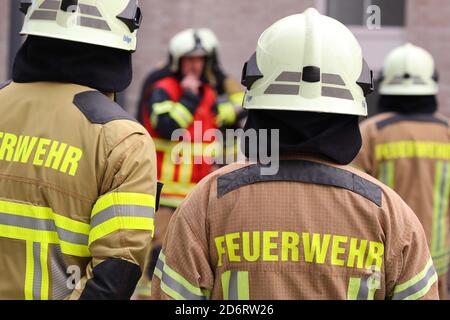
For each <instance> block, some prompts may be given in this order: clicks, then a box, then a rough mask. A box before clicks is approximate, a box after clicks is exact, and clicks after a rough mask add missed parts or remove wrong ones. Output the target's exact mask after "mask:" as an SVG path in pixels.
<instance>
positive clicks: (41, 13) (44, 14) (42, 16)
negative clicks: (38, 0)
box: [30, 10, 58, 21]
mask: <svg viewBox="0 0 450 320" xmlns="http://www.w3.org/2000/svg"><path fill="white" fill-rule="evenodd" d="M57 14H58V13H57V11H45V10H36V11H34V12H33V14H32V15H31V17H30V20H50V21H54V20H56V16H57Z"/></svg>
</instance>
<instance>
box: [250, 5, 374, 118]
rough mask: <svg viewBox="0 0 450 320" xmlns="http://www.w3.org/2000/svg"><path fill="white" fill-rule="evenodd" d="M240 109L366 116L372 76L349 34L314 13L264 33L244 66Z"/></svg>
mask: <svg viewBox="0 0 450 320" xmlns="http://www.w3.org/2000/svg"><path fill="white" fill-rule="evenodd" d="M241 82H242V84H243V85H244V86H246V87H247V93H246V98H245V99H244V108H246V109H271V110H292V111H310V112H327V113H340V114H352V115H361V116H365V115H367V106H366V101H365V96H366V95H368V94H369V93H371V92H372V91H373V76H372V71H371V70H370V68H369V67H368V65H367V63H366V62H365V60H364V59H363V56H362V51H361V47H360V46H359V44H358V42H357V41H356V39H355V37H354V36H353V34H352V33H351V32H350V30H348V29H347V28H346V27H345V26H344V25H343V24H341V23H340V22H338V21H336V20H334V19H332V18H330V17H327V16H323V15H320V14H319V13H318V12H317V10H315V9H312V8H311V9H308V10H306V11H305V12H304V13H302V14H297V15H292V16H289V17H286V18H284V19H282V20H280V21H278V22H276V23H275V24H273V25H272V26H270V27H269V28H268V29H267V30H265V31H264V32H263V34H262V35H261V37H260V38H259V40H258V45H257V48H256V52H255V53H254V54H253V55H252V56H251V57H250V59H249V60H248V61H247V62H246V64H245V65H244V69H243V72H242V79H241Z"/></svg>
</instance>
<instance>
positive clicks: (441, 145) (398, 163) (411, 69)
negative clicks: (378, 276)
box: [355, 43, 450, 299]
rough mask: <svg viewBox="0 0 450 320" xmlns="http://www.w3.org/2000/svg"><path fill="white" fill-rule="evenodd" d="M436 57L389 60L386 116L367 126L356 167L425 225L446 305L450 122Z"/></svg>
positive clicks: (383, 99) (403, 52) (404, 49)
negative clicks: (442, 110)
mask: <svg viewBox="0 0 450 320" xmlns="http://www.w3.org/2000/svg"><path fill="white" fill-rule="evenodd" d="M437 81H438V73H437V70H436V67H435V63H434V60H433V57H432V56H431V55H430V54H429V53H428V52H427V51H426V50H424V49H422V48H420V47H416V46H414V45H412V44H410V43H407V44H405V45H403V46H401V47H398V48H396V49H394V50H393V51H392V52H391V53H389V55H388V56H387V58H386V60H385V63H384V68H383V72H382V76H381V83H380V87H379V92H380V99H379V104H378V110H379V111H380V112H382V113H381V114H380V115H378V116H376V117H373V118H371V119H369V120H367V121H364V122H363V123H362V125H361V131H362V136H363V148H362V149H361V152H360V154H359V156H358V158H357V159H356V161H355V165H356V166H357V167H359V168H360V169H362V170H364V171H366V172H367V173H369V174H371V175H373V176H374V177H376V178H378V179H379V180H380V181H382V182H384V183H385V184H386V185H388V186H390V187H391V188H392V189H394V190H395V191H396V192H397V193H398V194H399V195H400V196H401V197H402V198H403V199H404V200H405V201H406V202H407V203H408V205H409V206H410V207H411V208H412V209H413V211H414V212H415V213H416V214H417V216H418V218H419V220H420V221H421V223H422V225H423V227H424V229H425V232H426V234H427V238H428V244H429V247H430V250H431V254H432V257H433V262H434V264H435V267H436V270H437V273H438V275H439V291H440V298H441V299H446V297H447V291H448V287H447V286H448V284H447V272H448V265H449V254H450V245H449V224H448V222H449V221H448V214H449V210H448V209H449V197H450V162H449V161H450V135H449V119H448V118H446V117H444V116H442V115H439V114H437V113H436V111H437V108H438V105H437V100H436V95H437V93H438V84H437Z"/></svg>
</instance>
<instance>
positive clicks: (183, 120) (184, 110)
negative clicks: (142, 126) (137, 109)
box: [148, 87, 200, 139]
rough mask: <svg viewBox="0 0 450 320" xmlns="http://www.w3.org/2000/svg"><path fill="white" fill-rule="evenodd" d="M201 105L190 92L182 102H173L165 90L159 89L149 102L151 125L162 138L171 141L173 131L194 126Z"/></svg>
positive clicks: (186, 93) (154, 92)
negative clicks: (197, 110) (195, 116)
mask: <svg viewBox="0 0 450 320" xmlns="http://www.w3.org/2000/svg"><path fill="white" fill-rule="evenodd" d="M199 103H200V99H199V97H197V96H196V95H195V94H193V93H190V92H184V93H183V95H182V96H181V98H180V101H173V100H171V99H170V96H169V94H168V93H167V92H166V91H165V90H164V89H162V88H158V87H157V88H155V89H154V90H153V92H152V94H151V96H150V99H149V101H148V108H149V114H150V123H151V124H152V127H153V128H154V129H155V130H156V131H157V132H158V134H159V135H160V136H161V137H162V138H165V139H170V137H171V135H172V132H173V131H175V130H176V129H180V128H181V129H186V128H187V127H189V126H190V125H191V124H192V122H193V121H194V114H195V111H196V109H197V107H198V105H199Z"/></svg>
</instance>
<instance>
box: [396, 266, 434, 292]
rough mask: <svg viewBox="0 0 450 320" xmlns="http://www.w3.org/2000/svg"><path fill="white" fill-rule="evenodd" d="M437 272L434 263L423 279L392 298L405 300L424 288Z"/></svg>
mask: <svg viewBox="0 0 450 320" xmlns="http://www.w3.org/2000/svg"><path fill="white" fill-rule="evenodd" d="M435 274H436V270H435V269H434V265H433V264H432V265H431V266H430V268H429V269H428V271H427V274H426V275H425V277H423V278H422V280H420V281H418V282H416V283H415V284H413V285H412V286H410V287H408V288H406V289H404V290H403V291H400V292H398V293H396V294H395V295H394V296H393V297H392V300H404V299H406V298H407V297H409V296H411V295H413V294H415V293H417V292H419V291H420V290H422V289H424V288H425V287H426V286H427V285H428V283H429V282H430V279H431V278H432V277H433V276H434V275H435Z"/></svg>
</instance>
